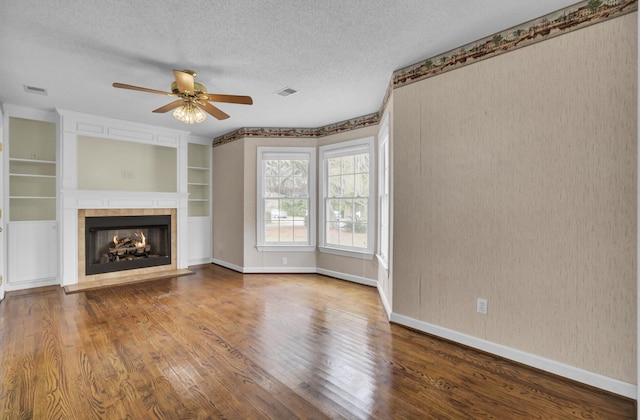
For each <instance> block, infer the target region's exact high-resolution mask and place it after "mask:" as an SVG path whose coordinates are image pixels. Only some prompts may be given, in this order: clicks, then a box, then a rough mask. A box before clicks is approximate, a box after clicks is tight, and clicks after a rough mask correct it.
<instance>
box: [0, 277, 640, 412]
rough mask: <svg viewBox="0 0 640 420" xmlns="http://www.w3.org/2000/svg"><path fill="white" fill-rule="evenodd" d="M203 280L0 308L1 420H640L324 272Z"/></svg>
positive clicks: (28, 298) (26, 298) (14, 300)
mask: <svg viewBox="0 0 640 420" xmlns="http://www.w3.org/2000/svg"><path fill="white" fill-rule="evenodd" d="M193 271H195V275H192V276H187V277H181V278H178V279H167V280H158V281H153V282H148V283H141V284H134V285H127V286H119V287H112V288H109V289H102V290H96V291H90V292H86V293H79V294H71V295H65V294H64V292H63V291H62V289H61V288H59V287H52V288H45V289H38V290H35V291H29V292H11V293H7V296H6V297H5V300H4V301H3V302H2V303H1V304H0V334H1V335H0V369H1V370H0V372H1V373H0V401H1V402H0V404H1V405H0V418H2V419H14V418H15V419H23V418H36V419H43V418H47V419H48V418H64V419H88V418H108V419H112V418H116V419H122V418H134V419H148V418H166V419H190V418H227V419H249V418H274V419H289V418H314V419H322V418H376V419H391V418H397V419H409V418H411V419H414V418H453V419H465V418H499V419H515V418H541V419H551V418H561V419H566V418H589V419H594V418H596V419H607V418H611V419H624V418H636V414H635V413H636V408H635V402H634V401H631V400H628V399H625V398H621V397H618V396H614V395H610V394H607V393H604V392H600V391H598V390H595V389H591V388H588V387H585V386H582V385H579V384H575V383H571V382H568V381H565V380H562V379H558V378H556V377H553V376H551V375H547V374H544V373H540V372H537V371H535V370H532V369H529V368H527V367H523V366H520V365H516V364H513V363H510V362H507V361H505V360H502V359H499V358H496V357H493V356H491V355H487V354H484V353H479V352H476V351H473V350H471V349H468V348H465V347H461V346H458V345H455V344H453V343H450V342H446V341H443V340H439V339H437V338H434V337H431V336H428V335H424V334H421V333H418V332H415V331H411V330H408V329H406V328H403V327H401V326H398V325H392V324H389V323H388V322H387V319H386V317H385V314H384V311H383V308H382V305H381V304H380V301H379V297H378V295H377V291H376V290H375V289H374V288H371V287H366V286H360V285H356V284H351V283H348V282H344V281H339V280H335V279H331V278H328V277H323V276H319V275H312V274H309V275H306V274H305V275H273V274H272V275H259V274H251V275H242V274H238V273H235V272H233V271H230V270H227V269H224V268H222V267H218V266H215V265H204V266H199V267H193Z"/></svg>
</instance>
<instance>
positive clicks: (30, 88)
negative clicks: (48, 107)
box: [24, 85, 47, 96]
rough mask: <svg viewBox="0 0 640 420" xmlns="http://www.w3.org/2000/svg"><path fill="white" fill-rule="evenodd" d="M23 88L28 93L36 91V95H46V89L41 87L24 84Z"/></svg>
mask: <svg viewBox="0 0 640 420" xmlns="http://www.w3.org/2000/svg"><path fill="white" fill-rule="evenodd" d="M24 90H25V91H27V92H29V93H37V94H38V95H45V96H46V95H47V89H45V88H41V87H36V86H29V85H24Z"/></svg>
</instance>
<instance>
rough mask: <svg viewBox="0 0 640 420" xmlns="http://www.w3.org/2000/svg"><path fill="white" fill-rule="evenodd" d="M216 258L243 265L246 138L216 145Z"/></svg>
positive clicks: (213, 201) (214, 240)
mask: <svg viewBox="0 0 640 420" xmlns="http://www.w3.org/2000/svg"><path fill="white" fill-rule="evenodd" d="M212 171H213V173H212V175H213V183H212V194H213V196H212V197H213V198H212V200H211V201H212V206H213V207H212V208H213V211H212V216H213V217H212V228H213V241H212V242H213V258H215V259H218V260H220V261H224V262H227V263H230V264H234V265H237V266H240V267H242V265H243V264H244V258H243V235H244V219H243V212H242V209H243V208H244V199H243V188H244V140H238V141H235V142H232V143H228V144H225V145H223V146H220V147H216V148H214V149H213V163H212Z"/></svg>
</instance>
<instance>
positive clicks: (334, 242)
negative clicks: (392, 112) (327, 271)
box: [319, 137, 375, 259]
mask: <svg viewBox="0 0 640 420" xmlns="http://www.w3.org/2000/svg"><path fill="white" fill-rule="evenodd" d="M320 165H321V166H320V183H321V188H322V190H321V191H322V196H321V197H322V198H321V199H322V203H321V205H320V225H319V226H320V251H322V252H329V253H335V254H340V255H348V256H354V257H360V258H368V259H371V258H373V226H374V225H373V221H374V220H375V219H374V214H373V213H374V211H373V203H372V201H371V198H372V197H374V195H373V183H372V182H370V178H371V174H372V169H373V168H374V166H373V165H374V154H373V138H371V137H369V138H365V139H360V140H353V141H350V142H346V143H339V144H332V145H328V146H322V147H320Z"/></svg>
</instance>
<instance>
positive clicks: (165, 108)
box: [153, 99, 184, 112]
mask: <svg viewBox="0 0 640 420" xmlns="http://www.w3.org/2000/svg"><path fill="white" fill-rule="evenodd" d="M183 103H184V101H183V100H182V99H178V100H177V101H173V102H171V103H170V104H166V105H165V106H161V107H160V108H158V109H154V110H153V112H168V111H171V110H172V109H174V108H177V107H179V106H180V105H182V104H183Z"/></svg>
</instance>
